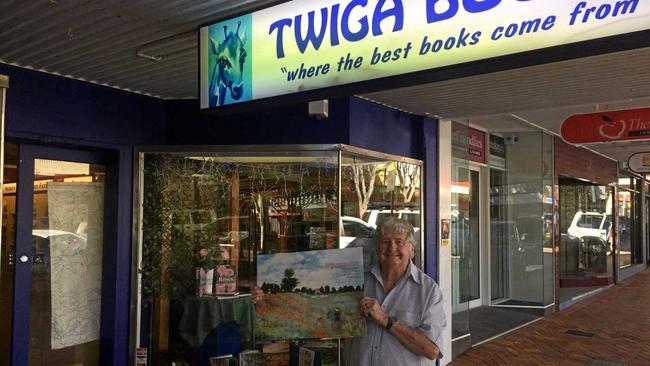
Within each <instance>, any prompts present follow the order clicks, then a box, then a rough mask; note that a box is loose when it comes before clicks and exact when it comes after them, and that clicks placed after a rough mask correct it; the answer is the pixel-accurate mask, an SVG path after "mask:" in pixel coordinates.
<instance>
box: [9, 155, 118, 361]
mask: <svg viewBox="0 0 650 366" xmlns="http://www.w3.org/2000/svg"><path fill="white" fill-rule="evenodd" d="M5 151H7V154H6V156H7V159H6V160H5V167H4V170H5V171H4V173H5V174H4V177H5V179H4V180H5V181H4V182H3V193H4V195H3V208H4V210H3V217H2V230H3V235H2V279H1V281H2V283H1V284H0V285H1V286H2V293H1V296H2V301H1V302H0V304H1V306H2V308H1V309H0V311H2V314H3V316H2V319H3V322H4V321H5V320H7V321H8V322H9V324H11V319H12V316H11V315H12V309H20V311H14V312H13V327H11V326H9V327H4V326H3V327H2V329H3V332H5V329H7V331H6V333H7V334H5V336H6V337H2V339H1V341H0V343H2V345H1V347H2V348H1V350H2V352H1V353H2V354H3V356H2V358H1V359H0V364H1V365H5V364H6V365H8V364H12V365H44V364H47V365H70V364H75V365H96V364H99V362H100V324H101V314H102V312H101V304H102V301H101V300H102V278H103V276H102V270H103V267H104V266H103V262H104V261H105V257H106V256H105V255H104V248H105V246H104V241H105V240H104V239H105V235H106V234H107V232H110V230H105V227H104V226H105V225H104V216H105V215H104V211H105V204H104V201H105V199H104V197H105V195H104V182H105V178H106V167H107V161H106V158H105V156H103V155H101V154H98V153H91V152H80V151H73V150H64V149H56V148H45V147H39V146H32V145H16V144H11V143H8V144H6V150H5ZM19 162H20V163H19ZM8 288H12V289H13V291H7V289H8ZM7 315H9V316H7Z"/></svg>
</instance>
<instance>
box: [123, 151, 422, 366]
mask: <svg viewBox="0 0 650 366" xmlns="http://www.w3.org/2000/svg"><path fill="white" fill-rule="evenodd" d="M139 168H140V169H139V173H140V176H139V181H140V183H139V193H138V200H139V204H138V211H139V217H140V219H139V220H138V221H137V228H138V234H139V242H138V248H139V253H138V257H139V259H138V267H137V270H138V272H137V273H138V277H139V279H138V285H137V286H138V290H139V291H138V293H139V296H138V299H137V304H135V305H136V307H137V309H138V310H137V312H138V314H137V315H138V316H137V317H136V318H137V319H139V320H138V321H137V324H134V334H136V335H137V336H136V337H135V339H134V340H133V343H134V344H133V345H134V347H142V348H147V349H148V355H149V356H148V357H149V358H150V359H152V360H153V362H154V364H172V363H176V364H183V363H185V364H190V365H194V364H196V365H208V364H209V362H214V361H216V360H217V358H219V357H229V356H228V355H233V356H234V357H240V358H246V359H249V360H250V362H254V361H253V360H255V358H256V357H260V358H265V359H266V360H267V362H268V361H269V360H273V362H277V363H273V364H285V362H288V359H289V357H291V358H294V357H298V356H296V355H297V354H300V355H303V354H306V353H305V352H307V353H309V352H312V355H313V356H314V357H318V358H320V359H321V361H320V362H321V364H323V365H327V364H331V365H336V364H337V362H338V357H339V352H340V344H341V342H340V341H339V340H340V339H342V338H347V337H350V336H354V335H356V334H359V335H360V334H362V333H363V331H364V329H365V320H364V319H360V315H359V314H358V306H357V305H358V300H359V299H360V297H361V295H362V286H363V271H364V270H368V269H369V267H370V266H371V265H373V263H374V262H375V260H376V258H375V251H374V242H373V239H374V235H375V230H376V227H377V225H378V224H379V223H380V222H381V221H382V220H385V219H386V218H387V217H389V216H397V217H401V218H403V219H405V220H407V221H409V222H410V223H411V224H413V226H414V228H415V231H416V237H417V239H416V241H417V243H415V252H416V256H415V258H414V262H415V263H416V265H418V266H421V264H422V257H423V256H422V248H421V243H422V240H421V237H422V235H423V233H422V231H421V230H420V228H421V227H422V225H421V223H422V220H423V217H422V215H421V214H420V213H421V201H422V195H421V181H422V176H421V169H422V164H421V162H420V161H417V160H412V159H407V158H402V157H397V156H391V155H386V154H381V153H376V152H371V151H367V150H363V149H358V148H354V147H350V146H346V145H315V146H310V145H305V146H252V147H251V146H237V147H228V148H223V149H220V150H213V151H201V152H196V151H179V150H176V151H173V152H170V151H154V150H148V151H141V152H140V153H139ZM251 291H254V292H256V296H251V295H250V294H251ZM260 293H261V298H262V302H259V301H257V300H258V298H259V297H260V295H259V294H260ZM253 297H255V299H253ZM254 301H257V304H254V303H253V302H254ZM357 317H359V319H356V318H357ZM316 319H318V321H316ZM298 339H299V340H300V342H296V340H298ZM322 339H330V340H327V341H325V340H322ZM331 339H334V340H331ZM277 341H284V342H277ZM300 346H303V348H304V349H303V348H301V349H300V350H299V351H298V350H295V349H294V348H295V347H300ZM260 351H262V352H260ZM290 354H292V356H290ZM238 355H239V356H238ZM303 356H304V355H303ZM303 356H300V357H303ZM305 357H306V356H305ZM232 362H234V361H232ZM250 364H255V363H250ZM287 364H288V363H287Z"/></svg>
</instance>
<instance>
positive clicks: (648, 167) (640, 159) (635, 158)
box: [627, 151, 650, 174]
mask: <svg viewBox="0 0 650 366" xmlns="http://www.w3.org/2000/svg"><path fill="white" fill-rule="evenodd" d="M627 167H628V168H629V169H630V170H631V171H633V172H635V173H639V174H644V173H650V151H644V152H640V153H636V154H632V156H630V158H629V159H627Z"/></svg>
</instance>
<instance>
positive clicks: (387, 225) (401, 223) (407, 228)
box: [375, 216, 415, 245]
mask: <svg viewBox="0 0 650 366" xmlns="http://www.w3.org/2000/svg"><path fill="white" fill-rule="evenodd" d="M386 233H402V234H406V240H408V242H409V243H411V244H412V245H415V229H413V225H411V224H409V223H408V221H406V220H403V219H400V218H397V217H395V216H391V217H389V218H388V219H386V220H384V221H382V222H380V223H379V225H378V226H377V231H376V232H375V245H379V244H380V240H381V237H382V236H384V234H386Z"/></svg>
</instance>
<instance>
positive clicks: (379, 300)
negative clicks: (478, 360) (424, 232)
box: [345, 217, 446, 366]
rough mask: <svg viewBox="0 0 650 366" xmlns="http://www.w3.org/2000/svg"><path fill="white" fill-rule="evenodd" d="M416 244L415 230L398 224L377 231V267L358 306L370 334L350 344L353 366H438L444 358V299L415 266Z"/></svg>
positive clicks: (349, 360)
mask: <svg viewBox="0 0 650 366" xmlns="http://www.w3.org/2000/svg"><path fill="white" fill-rule="evenodd" d="M414 239H415V233H414V230H413V227H412V226H411V225H410V224H409V223H407V222H406V221H403V220H401V219H398V218H394V217H393V218H390V219H388V220H386V221H384V222H383V223H381V224H380V225H379V227H378V228H377V231H376V236H375V248H376V251H377V261H378V265H375V266H373V267H372V268H371V270H370V272H369V273H366V275H365V276H366V277H365V285H364V292H365V296H364V297H363V298H362V299H361V301H360V303H359V307H360V310H361V312H362V314H364V315H365V316H366V318H368V321H367V325H368V333H367V335H366V336H365V337H359V338H353V339H351V340H348V341H347V342H346V346H345V359H346V361H347V365H348V366H361V365H363V366H371V365H373V366H377V365H391V366H392V365H409V366H412V365H434V364H435V360H436V359H437V358H441V357H442V353H441V351H440V345H441V344H442V330H443V328H444V327H445V325H446V321H445V315H444V312H443V308H442V293H441V292H440V289H439V288H438V285H437V284H436V283H435V282H434V281H433V279H431V277H429V276H427V275H426V274H425V273H424V272H422V271H421V270H419V269H418V268H417V267H416V266H415V265H414V264H413V263H412V262H411V259H412V258H413V255H414V244H413V243H414Z"/></svg>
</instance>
